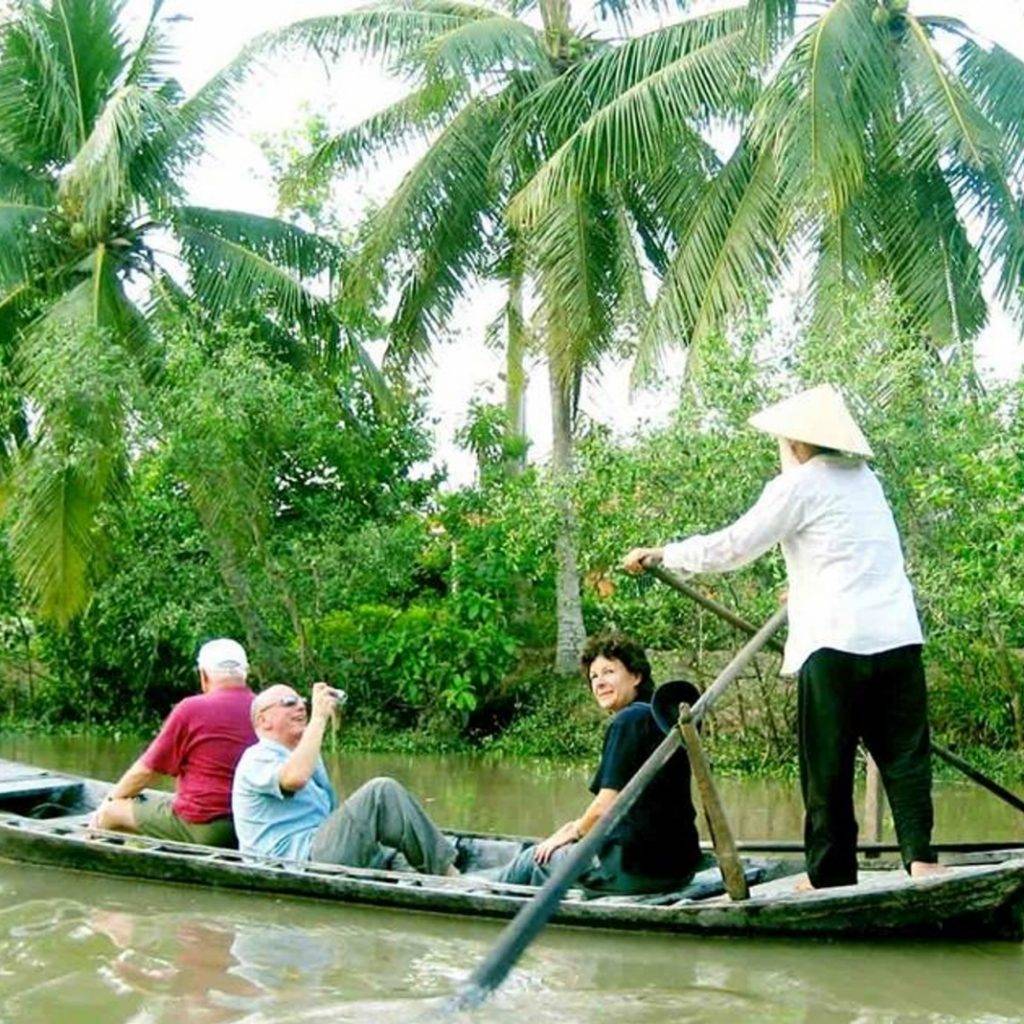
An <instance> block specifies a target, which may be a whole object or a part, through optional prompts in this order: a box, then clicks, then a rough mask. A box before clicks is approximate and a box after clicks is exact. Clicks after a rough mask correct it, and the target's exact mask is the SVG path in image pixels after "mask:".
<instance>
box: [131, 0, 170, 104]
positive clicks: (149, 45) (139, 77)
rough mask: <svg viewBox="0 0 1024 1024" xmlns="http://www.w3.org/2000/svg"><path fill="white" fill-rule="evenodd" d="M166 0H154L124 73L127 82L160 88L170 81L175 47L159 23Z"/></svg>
mask: <svg viewBox="0 0 1024 1024" xmlns="http://www.w3.org/2000/svg"><path fill="white" fill-rule="evenodd" d="M164 3H165V0H153V2H152V4H151V6H150V8H149V18H148V20H147V21H146V27H145V29H144V30H143V32H142V37H141V38H140V40H139V43H138V45H137V46H136V47H135V52H134V53H133V54H132V57H131V61H130V63H129V64H128V66H127V68H126V70H125V73H124V83H123V84H125V85H143V86H146V87H147V88H151V89H158V88H161V87H162V86H164V84H165V83H166V82H167V81H168V78H169V71H170V67H171V61H172V55H173V47H172V46H171V45H170V42H169V41H168V39H167V35H166V33H165V32H164V30H163V25H162V24H161V22H160V12H161V11H162V9H163V6H164Z"/></svg>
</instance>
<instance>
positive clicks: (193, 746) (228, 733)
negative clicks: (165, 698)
mask: <svg viewBox="0 0 1024 1024" xmlns="http://www.w3.org/2000/svg"><path fill="white" fill-rule="evenodd" d="M252 701H253V692H252V690H250V689H249V687H248V686H225V687H221V688H219V689H216V690H212V691H211V692H210V693H200V694H196V695H195V696H194V697H186V698H185V699H184V700H183V701H182V702H181V703H180V704H176V705H175V706H174V708H173V710H172V711H171V713H170V714H169V715H168V716H167V721H165V722H164V724H163V727H162V728H161V730H160V732H159V734H158V735H157V737H156V739H155V740H153V742H152V743H151V744H150V745H149V747H148V748H147V750H146V752H145V753H144V754H143V755H142V763H143V764H144V765H145V766H146V767H147V768H148V769H149V770H150V771H153V772H160V774H161V775H173V776H174V777H175V778H176V779H177V780H178V781H177V787H176V790H175V795H174V803H173V804H172V807H173V809H174V813H175V814H177V815H178V817H179V818H181V819H182V820H184V821H190V822H193V823H194V824H198V823H201V822H204V821H213V819H214V818H223V817H225V816H226V815H228V814H230V813H231V783H232V781H233V779H234V776H235V766H236V765H237V764H238V760H239V758H240V757H241V756H242V751H244V750H245V748H246V747H251V746H252V745H253V744H254V743H255V742H256V734H255V733H254V732H253V731H252V722H251V721H250V720H249V706H250V705H251V704H252Z"/></svg>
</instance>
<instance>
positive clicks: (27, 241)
mask: <svg viewBox="0 0 1024 1024" xmlns="http://www.w3.org/2000/svg"><path fill="white" fill-rule="evenodd" d="M49 215H50V210H49V209H48V208H47V207H45V206H38V205H36V204H34V203H26V202H18V201H16V200H11V199H7V198H3V199H0V287H7V286H10V285H11V284H12V283H17V282H20V281H22V280H23V279H24V278H25V277H27V276H29V275H30V272H31V270H30V263H31V262H32V260H31V252H32V248H33V236H34V235H35V234H37V233H38V231H39V229H40V228H41V227H42V226H43V224H44V223H45V221H46V219H47V217H49Z"/></svg>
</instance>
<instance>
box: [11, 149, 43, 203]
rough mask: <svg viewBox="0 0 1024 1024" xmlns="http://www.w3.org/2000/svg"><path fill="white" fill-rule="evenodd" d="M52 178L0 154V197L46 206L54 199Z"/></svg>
mask: <svg viewBox="0 0 1024 1024" xmlns="http://www.w3.org/2000/svg"><path fill="white" fill-rule="evenodd" d="M55 192H56V190H55V188H54V184H53V180H52V178H50V177H48V176H47V175H44V174H37V173H35V172H34V171H31V170H29V169H28V168H26V167H24V166H23V165H21V164H20V163H18V162H17V161H16V160H14V159H12V158H11V157H9V156H7V155H6V154H5V153H0V196H2V197H3V198H4V199H14V200H17V201H19V202H24V203H31V204H34V205H37V206H46V205H47V204H50V203H52V202H53V200H54V198H55Z"/></svg>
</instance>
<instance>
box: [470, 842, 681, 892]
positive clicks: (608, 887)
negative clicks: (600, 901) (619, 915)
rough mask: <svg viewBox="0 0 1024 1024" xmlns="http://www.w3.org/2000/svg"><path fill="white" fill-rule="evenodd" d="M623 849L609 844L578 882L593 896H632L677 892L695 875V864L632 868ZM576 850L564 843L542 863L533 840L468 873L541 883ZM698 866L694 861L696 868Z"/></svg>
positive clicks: (533, 883)
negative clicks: (675, 869) (681, 869)
mask: <svg viewBox="0 0 1024 1024" xmlns="http://www.w3.org/2000/svg"><path fill="white" fill-rule="evenodd" d="M474 842H476V843H479V844H486V843H487V842H488V840H474ZM485 849H486V847H485ZM622 851H623V848H622V846H621V844H619V843H612V844H610V845H606V846H605V848H604V849H603V850H602V852H601V856H600V857H594V859H593V860H592V861H591V863H590V864H589V865H588V866H587V868H586V869H585V870H584V871H583V872H582V873H581V874H580V876H579V878H578V880H577V881H576V885H577V886H579V887H580V888H581V889H583V891H584V892H585V893H586V894H587V895H589V896H591V897H597V896H610V895H616V896H628V895H636V894H640V893H663V892H675V891H676V890H678V889H682V888H684V887H685V886H686V885H687V883H688V882H689V881H690V879H691V878H692V877H693V870H694V869H693V868H691V869H690V871H689V872H687V873H686V874H683V875H680V876H675V877H666V876H664V875H643V874H639V873H637V872H634V871H628V870H626V869H625V868H624V867H623V866H622ZM572 852H573V847H572V846H563V847H561V848H560V849H558V850H555V852H554V853H553V854H552V855H551V859H550V860H549V861H548V862H547V863H546V864H538V863H537V862H536V861H535V860H534V859H533V844H531V845H529V846H527V847H526V848H525V849H524V850H522V851H520V853H519V854H517V855H516V857H515V858H514V859H513V860H512V861H511V862H510V863H508V864H506V865H505V867H503V868H498V869H491V870H486V871H475V870H473V869H472V867H471V868H470V870H469V872H468V873H469V874H471V875H481V876H483V877H484V878H489V879H492V880H494V881H496V882H508V883H510V884H513V885H536V886H541V885H543V884H544V883H545V882H546V881H547V880H548V879H549V878H550V877H551V874H552V872H553V871H554V870H555V867H556V866H557V865H558V863H559V861H561V860H564V859H565V858H566V857H568V856H569V855H570V854H571V853H572ZM696 866H697V865H694V868H695V867H696Z"/></svg>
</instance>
